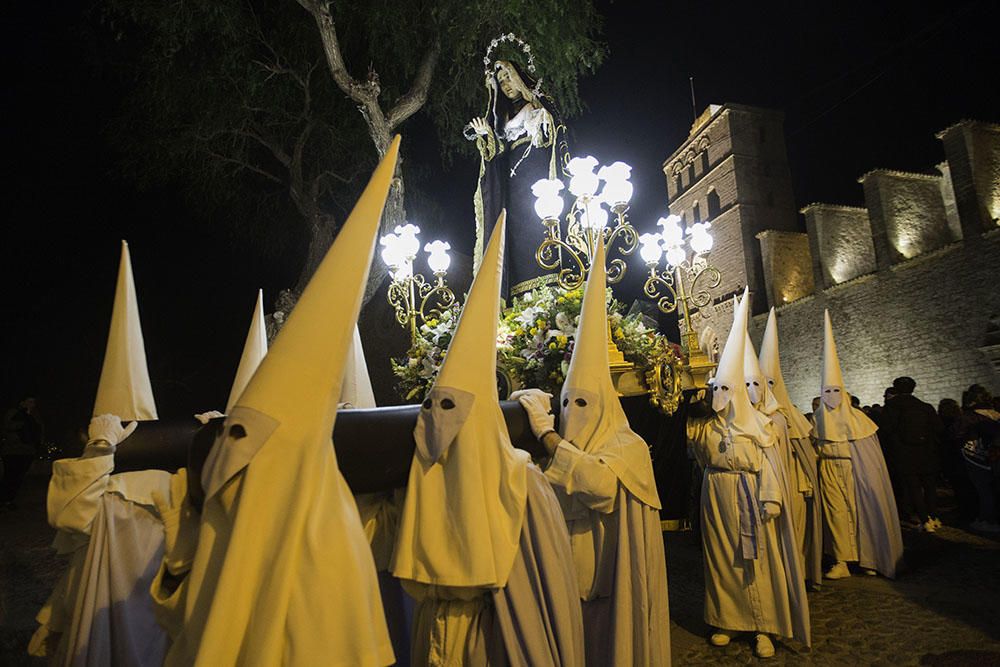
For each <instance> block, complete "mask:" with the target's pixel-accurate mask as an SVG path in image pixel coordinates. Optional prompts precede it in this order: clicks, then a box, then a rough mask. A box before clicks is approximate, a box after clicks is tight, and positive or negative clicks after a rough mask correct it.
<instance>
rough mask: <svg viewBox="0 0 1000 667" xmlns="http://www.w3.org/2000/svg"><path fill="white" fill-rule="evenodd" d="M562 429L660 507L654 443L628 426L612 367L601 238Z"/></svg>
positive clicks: (567, 386)
mask: <svg viewBox="0 0 1000 667" xmlns="http://www.w3.org/2000/svg"><path fill="white" fill-rule="evenodd" d="M559 404H560V406H561V412H560V420H559V431H560V434H561V435H562V437H563V438H564V439H565V440H567V441H569V442H570V443H571V444H573V445H574V446H576V447H577V448H578V449H581V450H583V451H585V452H587V453H588V454H591V455H595V456H600V457H601V460H602V461H604V463H606V464H607V465H608V467H609V468H611V470H613V471H614V473H615V475H617V476H618V479H619V481H620V482H621V483H622V484H623V485H624V486H625V488H627V489H628V490H629V492H630V493H631V494H632V495H633V496H635V497H636V498H638V499H639V501H641V502H642V503H644V504H646V505H649V506H650V507H653V508H654V509H660V497H659V494H657V492H656V482H655V481H654V479H653V464H652V461H651V460H650V457H649V446H648V445H647V444H646V441H645V440H643V439H642V438H641V437H639V436H638V435H637V434H636V433H635V432H634V431H633V430H632V429H631V427H630V426H629V423H628V418H627V417H626V416H625V411H624V410H622V404H621V400H620V399H619V397H618V392H617V391H616V390H615V386H614V384H613V383H612V381H611V371H610V369H609V368H608V309H607V269H606V267H605V255H604V241H603V239H602V240H600V241H599V242H598V246H597V252H596V253H595V256H594V260H593V261H592V262H591V264H590V275H589V276H588V278H587V286H586V287H585V288H584V292H583V304H582V306H581V308H580V326H579V327H578V328H577V330H576V340H575V343H574V345H573V357H572V358H571V359H570V362H569V371H568V372H567V373H566V381H565V382H564V383H563V388H562V395H561V396H560V402H559Z"/></svg>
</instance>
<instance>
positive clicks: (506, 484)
mask: <svg viewBox="0 0 1000 667" xmlns="http://www.w3.org/2000/svg"><path fill="white" fill-rule="evenodd" d="M504 231H505V220H504V215H503V214H501V216H500V220H499V221H498V222H497V225H496V227H495V228H494V230H493V235H492V236H491V237H490V243H489V245H488V246H487V249H486V252H485V254H484V255H483V261H482V264H481V265H480V267H479V272H478V273H477V274H476V278H475V281H474V282H473V284H472V288H471V290H470V291H469V297H468V299H467V300H466V302H465V307H464V308H463V309H462V315H461V317H460V319H459V322H458V328H457V329H456V330H455V335H454V337H453V338H452V341H451V345H450V347H449V348H448V354H447V355H446V357H445V361H444V365H443V366H442V367H441V370H440V372H439V373H438V376H437V380H436V381H435V382H434V386H433V387H432V388H431V390H430V392H428V394H427V398H426V400H424V403H423V406H422V408H421V410H420V416H419V417H418V418H417V427H416V429H415V430H414V433H413V435H414V439H415V440H416V444H417V448H416V451H415V452H414V455H413V463H412V465H411V466H410V478H409V483H408V485H407V488H406V502H405V504H404V506H403V517H402V520H401V521H400V527H399V538H398V541H397V543H396V553H395V555H394V558H393V563H392V573H393V574H394V575H395V576H397V577H399V578H401V579H410V580H413V581H417V582H420V583H424V584H435V585H441V586H463V587H480V588H500V587H503V586H504V585H505V584H506V583H507V577H508V576H509V574H510V571H511V567H512V566H513V563H514V557H515V555H516V553H517V550H518V543H519V538H520V533H521V524H522V522H523V520H524V512H525V502H526V495H527V486H526V471H527V465H528V461H529V456H528V454H527V452H522V451H519V450H516V449H514V447H513V446H512V445H511V442H510V435H509V434H508V432H507V425H506V423H505V422H504V418H503V414H502V413H501V411H500V403H499V400H500V399H499V396H498V393H497V384H496V339H497V321H498V319H497V318H498V315H499V313H500V278H501V271H502V268H501V267H502V265H503V240H504Z"/></svg>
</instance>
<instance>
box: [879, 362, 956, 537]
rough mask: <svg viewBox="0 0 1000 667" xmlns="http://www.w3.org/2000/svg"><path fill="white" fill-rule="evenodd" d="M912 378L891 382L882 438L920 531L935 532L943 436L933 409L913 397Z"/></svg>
mask: <svg viewBox="0 0 1000 667" xmlns="http://www.w3.org/2000/svg"><path fill="white" fill-rule="evenodd" d="M916 386H917V383H916V382H915V381H914V380H913V378H909V377H905V376H904V377H898V378H896V379H895V380H893V381H892V387H893V389H894V390H895V396H894V397H893V399H892V400H890V401H889V402H888V403H886V406H885V408H884V409H883V410H882V420H881V421H880V422H879V438H880V440H881V441H882V442H884V443H885V446H886V448H887V449H888V450H889V451H890V452H891V453H892V459H893V462H894V464H895V467H896V470H897V471H898V474H899V478H900V483H901V486H902V487H903V489H904V490H905V491H904V492H905V494H906V496H907V501H908V503H909V505H910V508H912V511H913V512H915V513H916V515H917V517H918V518H919V521H920V529H921V530H923V531H926V532H928V533H933V532H934V531H935V530H936V529H937V528H939V527H940V526H941V521H940V519H938V517H937V473H938V443H939V442H940V441H941V439H942V437H943V436H944V428H943V427H942V425H941V419H940V418H939V417H938V415H937V411H936V410H935V409H934V406H932V405H930V404H929V403H924V402H923V401H921V400H920V399H919V398H917V397H916V396H914V395H913V390H914V389H915V388H916Z"/></svg>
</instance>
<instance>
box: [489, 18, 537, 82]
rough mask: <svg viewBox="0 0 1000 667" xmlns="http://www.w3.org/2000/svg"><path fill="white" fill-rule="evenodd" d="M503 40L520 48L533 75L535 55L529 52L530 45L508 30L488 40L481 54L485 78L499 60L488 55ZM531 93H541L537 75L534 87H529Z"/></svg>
mask: <svg viewBox="0 0 1000 667" xmlns="http://www.w3.org/2000/svg"><path fill="white" fill-rule="evenodd" d="M504 42H510V43H511V44H512V45H514V46H515V47H517V48H520V50H521V53H523V54H524V55H525V57H526V58H527V59H528V71H529V72H531V75H532V76H535V74H536V73H535V56H534V54H532V52H531V45H530V44H528V43H527V42H526V41H524V40H523V39H521V38H520V37H518V36H517V35H515V34H514V33H512V32H508V33H507V34H505V35H500V36H499V37H496V38H494V39H492V40H490V45H489V47H488V48H487V49H486V55H485V56H483V75H484V76H485V77H486V78H487V79H489V78H490V77H491V76H493V71H494V70H495V69H497V66H498V65H499V62H500V61H499V60H498V61H496V62H494V61H493V60H492V59H491V58H490V56H492V55H493V51H495V50H496V49H497V47H499V46H500V45H501V44H503V43H504ZM531 93H532V94H533V95H534V96H535V97H539V96H540V95H541V94H542V77H537V78H536V79H535V87H534V88H532V89H531Z"/></svg>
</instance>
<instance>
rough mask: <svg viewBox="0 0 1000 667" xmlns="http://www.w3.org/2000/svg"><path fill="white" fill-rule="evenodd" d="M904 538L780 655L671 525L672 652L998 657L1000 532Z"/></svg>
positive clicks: (8, 638) (36, 550) (904, 661)
mask: <svg viewBox="0 0 1000 667" xmlns="http://www.w3.org/2000/svg"><path fill="white" fill-rule="evenodd" d="M46 482H47V477H46V475H45V472H44V470H39V471H37V472H36V473H35V474H33V475H31V476H30V477H29V478H28V480H27V483H26V485H25V488H24V489H23V491H22V494H21V498H20V500H19V507H18V509H17V510H15V511H10V512H2V513H0V666H3V665H22V664H25V665H33V664H43V663H42V661H37V660H34V661H33V660H30V659H29V658H28V656H27V654H26V653H25V650H26V647H27V643H28V640H29V639H30V637H31V633H32V632H33V631H34V628H35V621H34V616H35V614H36V613H37V611H38V609H39V608H40V607H41V605H42V604H43V603H44V602H45V599H46V597H47V596H48V594H49V591H50V590H51V589H52V586H53V584H54V583H55V581H56V579H57V578H58V577H59V574H60V573H61V568H62V563H61V562H60V560H59V559H58V558H57V557H56V556H55V555H54V553H53V552H52V550H51V549H50V547H49V545H50V543H51V541H52V537H53V531H52V530H51V529H50V528H49V527H48V525H47V524H46V522H45V488H46ZM945 521H946V523H947V521H948V515H947V514H946V516H945ZM903 538H904V542H905V544H906V561H907V565H908V570H907V571H906V572H905V573H903V574H902V575H900V577H899V579H898V580H897V581H889V580H887V579H883V578H881V577H869V576H864V575H857V576H853V577H851V578H850V579H842V580H838V581H827V582H824V584H823V587H822V589H821V590H820V591H817V592H813V593H809V605H810V613H811V616H812V637H813V646H812V649H811V650H808V651H807V650H803V649H802V648H801V647H789V646H786V645H784V644H782V643H780V642H779V643H776V648H777V654H776V655H775V657H774V658H772V659H770V660H757V659H756V658H755V657H754V656H753V652H752V647H751V642H750V640H751V638H750V637H749V636H745V637H738V638H736V639H734V640H733V642H732V644H730V645H729V646H727V647H725V648H715V647H713V646H710V645H709V644H708V641H707V636H708V632H709V629H708V627H707V626H706V625H705V623H704V621H703V620H702V602H703V595H704V588H703V581H702V563H701V551H700V547H699V544H698V538H697V535H696V534H694V533H690V532H688V533H669V534H667V537H666V544H667V566H668V569H669V582H670V615H671V628H670V632H671V640H672V645H673V664H674V665H749V664H756V663H758V662H759V663H763V664H769V665H886V666H888V665H892V666H896V665H942V666H946V665H947V666H950V665H974V666H976V667H987V666H988V665H1000V538H987V537H982V536H977V535H973V534H971V533H969V532H967V531H965V530H962V529H959V528H954V527H950V526H947V525H946V526H945V527H944V528H942V529H941V530H940V531H938V532H937V533H934V534H931V535H929V534H924V533H917V532H915V531H911V530H904V534H903Z"/></svg>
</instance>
